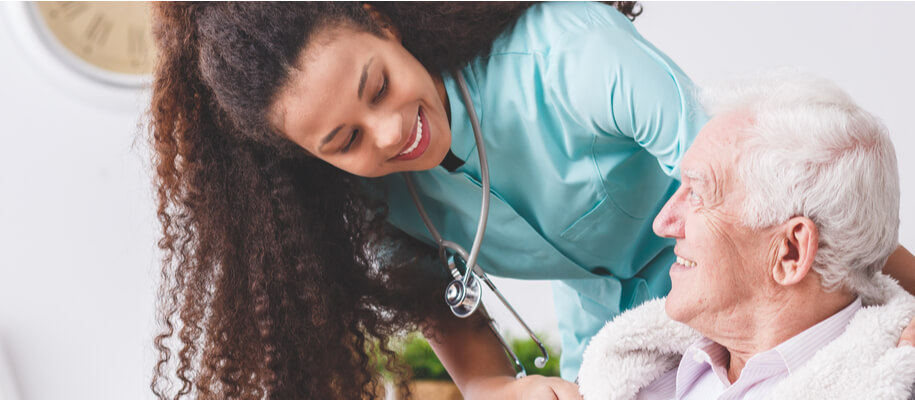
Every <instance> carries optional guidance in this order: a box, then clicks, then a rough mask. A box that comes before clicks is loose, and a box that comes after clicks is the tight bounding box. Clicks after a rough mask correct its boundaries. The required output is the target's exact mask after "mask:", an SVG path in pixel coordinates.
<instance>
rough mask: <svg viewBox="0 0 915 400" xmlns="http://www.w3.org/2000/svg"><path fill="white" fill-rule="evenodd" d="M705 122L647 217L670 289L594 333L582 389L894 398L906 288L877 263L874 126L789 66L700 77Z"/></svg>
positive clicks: (890, 192)
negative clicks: (783, 71) (672, 242)
mask: <svg viewBox="0 0 915 400" xmlns="http://www.w3.org/2000/svg"><path fill="white" fill-rule="evenodd" d="M703 97H704V101H703V103H704V106H705V107H706V109H707V111H709V113H710V114H711V115H713V116H714V118H713V119H712V120H711V121H710V122H709V123H708V125H707V126H706V127H705V128H703V130H702V131H701V132H700V133H699V136H698V137H697V138H696V140H695V142H694V144H693V145H692V147H691V148H690V149H689V151H688V152H687V153H686V155H685V157H684V158H683V161H682V164H681V171H682V174H681V175H682V186H681V187H680V188H679V190H678V191H677V192H676V193H675V194H674V196H673V197H672V198H671V199H670V200H669V201H668V202H667V204H666V205H665V207H664V208H663V209H662V211H661V213H660V214H659V215H658V216H657V218H656V219H655V222H654V230H655V232H656V233H657V234H658V235H661V236H665V237H670V238H675V239H676V241H677V244H676V247H675V252H676V254H677V262H676V263H675V264H674V265H673V266H672V267H671V270H670V276H671V280H672V289H671V291H670V294H669V295H668V297H667V298H666V300H655V301H652V302H649V303H646V304H645V305H643V306H641V307H639V308H637V309H635V310H632V311H630V312H628V313H625V314H623V315H621V316H619V317H618V318H617V319H615V320H614V321H612V322H610V323H608V324H607V326H606V327H605V328H604V329H603V330H602V331H601V332H600V333H599V334H598V335H597V336H595V337H594V339H592V341H591V344H590V345H589V348H588V349H587V351H586V352H585V354H584V362H583V363H582V367H581V373H580V375H579V384H580V390H581V393H582V394H583V395H584V397H585V399H608V398H612V399H630V398H640V399H737V398H745V399H762V398H771V399H875V398H880V399H907V398H909V397H910V396H911V395H912V389H913V383H915V348H912V347H911V346H903V347H896V342H897V340H899V337H900V334H901V332H902V330H903V328H904V327H905V326H906V325H907V324H908V323H909V321H910V320H911V319H912V317H913V316H915V299H913V298H912V297H911V296H910V295H909V294H907V293H906V292H905V291H903V290H902V289H901V288H900V287H899V286H898V285H896V283H895V282H894V281H892V280H891V279H890V278H888V277H887V276H885V275H883V274H882V273H881V271H880V270H881V268H882V267H883V265H884V263H885V262H886V260H887V257H888V256H889V254H890V253H891V252H892V251H893V250H894V249H895V248H896V246H897V243H898V233H897V232H898V226H899V220H898V213H899V178H898V172H897V167H896V158H895V152H894V149H893V145H892V143H891V142H890V140H889V137H888V136H887V134H886V132H885V128H884V127H883V126H882V125H881V124H880V122H879V121H877V120H876V119H875V118H874V117H873V116H872V115H870V114H868V113H867V112H865V111H863V110H862V109H861V108H859V107H858V106H857V105H856V104H855V103H854V102H853V101H852V100H851V99H850V98H849V97H848V95H847V94H845V93H844V92H843V91H841V90H840V89H838V88H837V87H835V86H834V85H833V84H831V83H829V82H826V81H824V80H821V79H817V78H813V77H808V76H804V75H800V74H794V75H791V76H788V75H785V76H781V77H769V78H764V79H757V80H754V81H751V82H743V83H741V84H736V85H732V86H730V87H719V88H712V89H709V90H707V91H706V93H705V94H704V96H703Z"/></svg>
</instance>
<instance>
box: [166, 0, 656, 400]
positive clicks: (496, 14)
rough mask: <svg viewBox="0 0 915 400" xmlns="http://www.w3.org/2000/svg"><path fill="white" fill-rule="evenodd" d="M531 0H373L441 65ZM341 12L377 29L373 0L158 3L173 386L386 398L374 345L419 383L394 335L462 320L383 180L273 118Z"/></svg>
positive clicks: (414, 46)
mask: <svg viewBox="0 0 915 400" xmlns="http://www.w3.org/2000/svg"><path fill="white" fill-rule="evenodd" d="M529 5H530V3H460V4H452V3H430V4H422V3H407V4H403V3H379V4H375V5H374V6H375V7H376V9H377V10H379V11H381V12H382V13H384V14H386V15H387V16H388V17H389V18H390V22H391V23H393V24H394V25H395V26H396V27H398V29H399V30H400V31H401V33H402V35H403V43H404V46H405V47H406V48H407V49H408V50H410V51H411V53H412V54H414V55H415V56H416V57H417V58H418V59H419V60H420V62H422V63H423V64H424V65H425V66H426V67H427V68H429V69H430V70H433V71H436V70H440V69H443V68H448V67H452V66H458V65H461V64H463V63H466V62H467V61H469V60H470V59H471V58H472V57H474V56H477V55H479V54H482V53H485V52H486V51H488V49H489V47H490V46H491V43H492V41H493V40H494V38H495V37H496V36H497V35H499V34H500V33H501V32H502V31H503V30H505V29H506V28H507V27H509V26H510V25H511V24H512V23H513V21H515V20H516V19H517V18H518V17H519V16H520V15H521V13H523V11H524V10H525V9H526V8H527V7H528V6H529ZM615 5H616V6H617V8H618V9H620V10H622V11H623V12H624V13H626V14H627V15H628V16H629V17H630V18H634V16H635V15H637V14H638V12H637V11H636V12H634V11H633V10H634V8H633V7H634V6H633V3H631V2H621V3H620V4H615ZM403 21H410V23H409V24H406V23H402V22H403ZM334 24H349V25H351V26H352V27H355V28H356V29H360V30H363V31H366V32H371V33H376V34H380V28H379V27H378V26H377V24H376V23H375V22H374V20H373V19H372V18H371V17H370V15H369V13H368V12H367V11H366V9H365V8H364V7H363V4H362V3H307V4H303V3H256V4H252V3H213V4H207V3H192V4H178V3H163V4H158V5H156V6H155V11H154V27H155V28H154V30H155V32H154V35H155V39H156V41H157V44H158V47H159V59H158V64H157V66H156V71H155V80H154V83H153V93H152V103H151V107H150V114H151V122H150V133H151V141H152V146H153V148H154V150H155V152H154V155H153V162H154V166H155V171H156V176H155V185H156V189H157V197H158V210H157V215H158V219H159V221H160V223H161V225H162V235H163V236H162V238H161V240H160V241H159V247H160V248H161V249H163V251H164V259H163V267H162V275H161V279H162V283H161V287H160V291H159V296H158V297H159V304H158V307H159V313H160V316H159V318H160V323H161V324H162V331H161V332H160V333H159V335H158V336H157V337H156V339H155V345H156V348H157V350H158V353H159V357H158V358H159V360H158V362H157V364H156V368H155V371H154V377H153V381H152V384H151V387H152V390H153V392H154V393H155V394H156V395H157V396H158V397H159V398H160V399H168V398H174V399H178V398H183V397H195V398H200V399H226V398H232V399H236V398H237V399H265V398H269V399H294V398H308V399H317V398H320V399H334V398H344V399H355V398H370V397H374V396H375V394H376V393H378V384H379V379H378V373H377V371H376V370H375V368H374V365H375V364H374V363H375V362H376V360H374V359H373V355H372V353H373V351H369V348H370V347H372V346H377V348H378V349H379V350H378V351H379V352H380V353H381V354H382V355H383V357H384V358H385V359H387V369H389V370H391V371H393V372H394V373H395V374H397V376H399V377H400V378H399V381H398V382H399V384H400V385H401V386H402V387H405V384H404V380H403V379H404V378H403V377H404V376H405V375H406V373H407V371H405V368H404V367H403V366H402V365H400V364H399V363H398V362H397V361H396V357H395V355H394V353H393V352H392V351H391V349H390V346H389V338H390V337H392V336H394V335H395V334H397V333H398V332H401V331H402V330H403V329H417V328H421V329H426V330H427V331H428V332H429V333H432V332H435V331H440V330H439V329H437V328H440V327H441V326H439V325H438V324H447V323H449V322H448V321H451V320H453V318H447V317H448V316H447V314H448V312H447V308H446V307H445V305H444V302H443V301H442V300H441V296H442V290H443V288H444V285H445V283H446V278H445V275H444V270H443V269H442V268H441V267H438V266H437V265H431V266H430V265H429V264H431V263H433V262H435V260H434V259H433V257H434V254H433V253H434V252H433V251H432V250H431V249H429V248H428V247H426V246H423V245H420V244H418V243H417V242H416V241H413V240H411V239H409V238H407V237H405V236H404V235H403V234H401V233H398V232H396V231H394V230H392V229H389V228H387V227H386V225H385V222H384V220H385V215H386V210H385V206H384V204H383V203H382V202H381V201H380V200H377V199H378V196H377V195H375V196H373V195H372V193H377V190H378V189H377V188H371V187H368V184H367V183H366V182H365V181H364V180H362V179H360V178H358V177H355V176H352V175H350V174H348V173H346V172H343V171H341V170H338V169H336V168H334V167H332V166H330V165H328V164H326V163H324V162H322V161H320V160H318V159H316V158H312V157H309V156H307V155H306V154H305V152H304V150H302V149H301V148H298V147H297V146H295V145H293V144H291V142H289V141H288V140H285V139H282V138H281V137H280V136H279V135H277V134H276V133H275V132H274V130H273V129H272V128H271V127H270V126H269V124H268V123H267V122H266V112H267V111H266V110H267V109H268V108H269V107H270V105H271V104H272V103H273V101H274V100H275V96H276V95H277V92H278V90H279V89H280V88H281V87H283V85H284V84H286V82H287V79H288V78H289V75H290V70H291V69H292V68H293V66H294V65H295V62H296V60H297V59H298V58H299V55H300V53H301V51H303V49H304V48H305V47H306V44H307V43H309V40H310V39H311V38H312V37H313V36H314V34H315V33H316V32H318V31H320V30H321V29H323V28H325V27H327V26H332V25H334ZM428 37H436V38H439V40H437V41H428V40H420V39H422V38H428ZM432 42H435V43H432ZM176 383H177V385H178V386H177V387H176V386H175V385H174V384H176Z"/></svg>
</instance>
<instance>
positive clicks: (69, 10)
mask: <svg viewBox="0 0 915 400" xmlns="http://www.w3.org/2000/svg"><path fill="white" fill-rule="evenodd" d="M33 7H35V9H36V11H37V12H36V16H37V19H38V20H39V21H38V22H39V23H40V24H43V25H44V26H45V27H46V28H47V29H46V30H47V32H48V33H49V34H50V35H49V36H51V37H52V38H51V39H53V40H55V41H56V42H57V43H59V45H60V46H57V47H58V48H59V49H58V51H66V52H68V53H70V54H69V55H63V56H64V57H63V58H64V59H65V61H70V62H72V59H73V58H74V56H75V58H76V59H78V60H81V61H82V62H85V63H88V64H90V65H91V66H92V67H94V68H89V70H93V69H95V71H92V73H91V74H92V75H96V77H100V78H102V79H104V78H105V76H104V75H105V74H106V73H109V74H110V73H113V74H112V75H120V76H122V77H123V76H124V75H126V76H137V77H145V76H148V75H150V74H151V73H152V69H153V63H154V62H155V57H156V53H155V46H154V45H153V41H152V30H151V21H150V11H149V4H148V3H147V2H76V1H60V2H38V3H33ZM77 62H79V61H77ZM78 69H81V68H78ZM82 69H84V68H82Z"/></svg>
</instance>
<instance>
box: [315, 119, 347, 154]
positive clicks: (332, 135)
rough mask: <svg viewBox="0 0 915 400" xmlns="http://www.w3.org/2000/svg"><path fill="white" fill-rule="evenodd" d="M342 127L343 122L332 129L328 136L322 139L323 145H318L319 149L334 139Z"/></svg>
mask: <svg viewBox="0 0 915 400" xmlns="http://www.w3.org/2000/svg"><path fill="white" fill-rule="evenodd" d="M340 129H343V125H342V124H341V125H339V126H337V127H336V128H334V129H333V130H332V131H330V133H328V134H327V136H324V139H321V145H319V146H318V150H321V149H322V148H324V145H325V144H328V143H330V142H331V141H332V140H334V136H337V132H340Z"/></svg>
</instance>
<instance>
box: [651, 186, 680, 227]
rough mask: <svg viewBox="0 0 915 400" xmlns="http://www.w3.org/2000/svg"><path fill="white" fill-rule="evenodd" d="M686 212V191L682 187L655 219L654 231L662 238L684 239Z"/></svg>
mask: <svg viewBox="0 0 915 400" xmlns="http://www.w3.org/2000/svg"><path fill="white" fill-rule="evenodd" d="M685 211H686V191H685V190H684V189H683V187H682V186H681V187H680V188H679V189H677V191H676V193H674V195H673V196H672V197H671V198H670V199H669V200H667V203H666V204H664V207H663V208H661V212H659V213H658V216H657V217H655V219H654V223H653V224H652V226H651V227H652V229H654V233H655V234H656V235H658V236H661V237H667V238H682V237H684V236H685V234H686V232H685V231H686V230H685V219H684V212H685Z"/></svg>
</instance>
